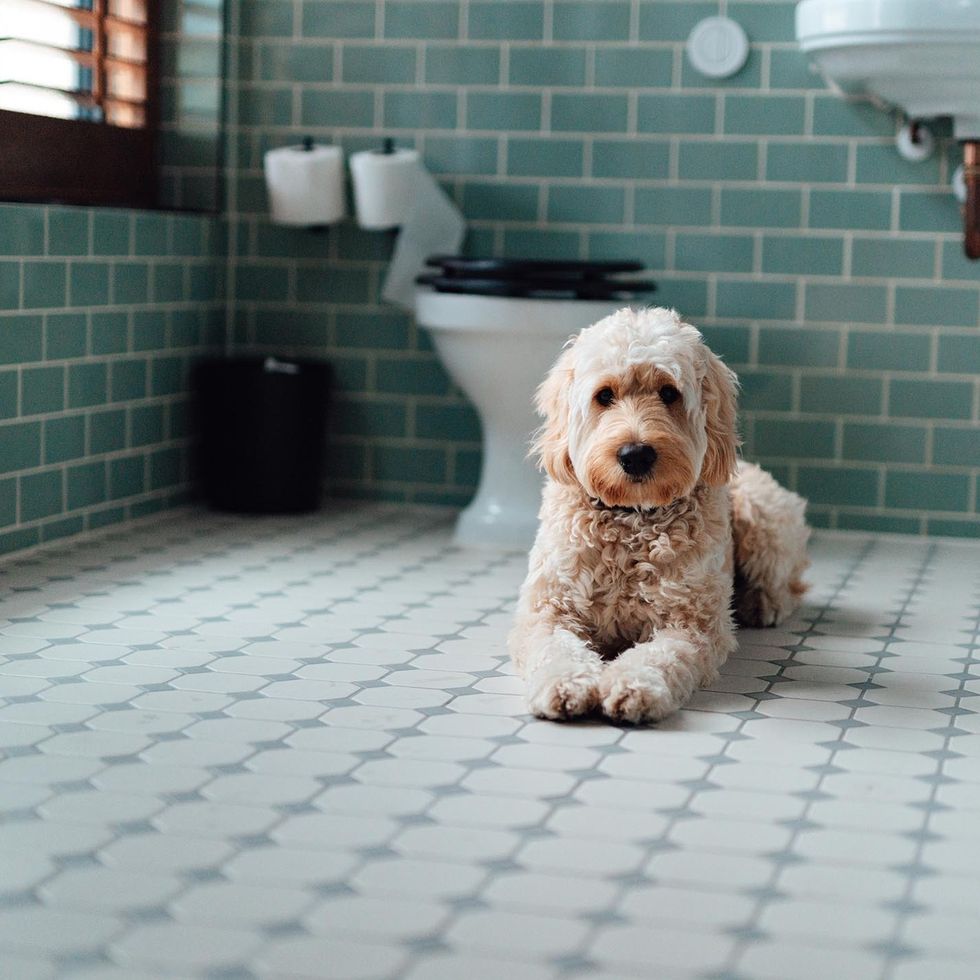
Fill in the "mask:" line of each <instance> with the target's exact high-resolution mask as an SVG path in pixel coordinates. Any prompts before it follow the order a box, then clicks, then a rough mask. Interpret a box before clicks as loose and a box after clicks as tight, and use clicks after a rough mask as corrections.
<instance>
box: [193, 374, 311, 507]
mask: <svg viewBox="0 0 980 980" xmlns="http://www.w3.org/2000/svg"><path fill="white" fill-rule="evenodd" d="M194 382H195V383H194V389H195V403H196V408H197V416H198V431H199V432H200V435H201V439H200V443H199V453H198V466H197V470H198V474H199V477H200V482H201V486H202V489H203V495H204V499H205V500H206V501H207V503H208V504H209V505H210V506H212V507H214V508H216V509H218V510H227V511H235V512H238V513H251V514H291V513H301V512H303V511H310V510H315V509H316V508H317V506H319V502H320V481H321V477H322V473H323V443H324V431H325V427H326V408H327V396H328V393H329V388H330V368H329V366H328V365H327V364H325V363H323V362H321V361H310V360H294V359H280V358H275V357H260V356H257V357H232V358H224V359H216V360H209V361H203V362H202V363H200V364H199V365H198V366H197V369H196V371H195V373H194Z"/></svg>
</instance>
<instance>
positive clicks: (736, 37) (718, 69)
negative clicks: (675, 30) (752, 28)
mask: <svg viewBox="0 0 980 980" xmlns="http://www.w3.org/2000/svg"><path fill="white" fill-rule="evenodd" d="M687 57H688V60H689V61H690V62H691V64H692V65H693V66H694V67H695V68H696V69H697V70H698V71H699V72H701V74H702V75H707V76H708V78H728V77H729V76H730V75H734V74H735V73H736V72H737V71H739V70H740V69H741V68H742V66H743V65H744V64H745V62H746V60H747V59H748V57H749V39H748V37H747V36H746V34H745V31H743V30H742V28H741V26H740V25H739V24H737V23H736V22H735V21H734V20H732V19H731V18H729V17H706V18H705V19H704V20H702V21H701V22H700V23H698V24H696V25H695V27H694V30H693V31H691V34H690V37H688V39H687Z"/></svg>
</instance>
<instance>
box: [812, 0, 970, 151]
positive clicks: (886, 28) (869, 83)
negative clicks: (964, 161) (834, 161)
mask: <svg viewBox="0 0 980 980" xmlns="http://www.w3.org/2000/svg"><path fill="white" fill-rule="evenodd" d="M796 37H797V40H798V41H799V42H800V47H801V48H802V49H803V51H804V52H805V53H806V54H807V56H808V57H809V58H810V60H811V61H812V62H813V63H814V64H816V66H817V67H818V68H819V69H820V71H821V73H822V74H823V75H824V76H825V77H827V78H828V79H829V80H830V81H832V82H834V83H836V84H837V85H838V86H839V87H840V88H841V89H842V90H843V91H845V92H848V93H854V94H865V95H870V96H873V97H875V98H877V99H879V100H881V101H882V102H885V103H888V104H889V105H892V106H896V107H898V108H900V109H902V110H903V111H904V112H905V113H906V115H907V116H908V117H909V118H910V119H914V120H918V119H932V118H935V117H937V116H952V118H953V120H954V128H955V135H956V138H957V139H960V140H972V139H980V0H801V2H800V3H799V4H798V5H797V7H796Z"/></svg>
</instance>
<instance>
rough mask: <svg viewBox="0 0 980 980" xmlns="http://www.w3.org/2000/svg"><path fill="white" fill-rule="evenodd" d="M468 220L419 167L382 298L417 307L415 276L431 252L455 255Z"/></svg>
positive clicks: (419, 273) (396, 303)
mask: <svg viewBox="0 0 980 980" xmlns="http://www.w3.org/2000/svg"><path fill="white" fill-rule="evenodd" d="M465 234H466V222H465V221H464V220H463V216H462V214H460V212H459V209H458V208H457V207H456V205H455V204H453V202H452V201H451V200H450V199H449V198H448V197H447V196H446V194H445V193H444V192H443V190H442V188H441V187H440V186H439V185H438V184H437V183H436V182H435V180H434V179H433V177H432V175H431V174H430V173H428V172H426V171H425V170H421V169H420V170H419V173H418V179H417V182H416V185H415V197H414V203H413V205H412V209H411V211H410V212H409V214H408V218H407V219H406V221H405V224H404V225H402V228H401V231H400V232H399V233H398V240H397V241H396V242H395V252H394V255H393V256H392V258H391V265H390V266H389V267H388V277H387V278H386V279H385V284H384V288H383V289H382V291H381V295H382V298H383V299H384V300H385V301H386V302H388V303H394V304H395V305H396V306H400V307H401V308H402V309H404V310H408V311H409V312H414V310H415V289H416V286H415V279H416V277H417V276H419V275H421V273H422V272H423V271H424V270H425V260H426V259H427V258H428V257H429V256H430V255H437V254H441V255H446V254H450V255H454V254H456V253H457V252H458V251H459V250H460V248H461V247H462V244H463V236H464V235H465Z"/></svg>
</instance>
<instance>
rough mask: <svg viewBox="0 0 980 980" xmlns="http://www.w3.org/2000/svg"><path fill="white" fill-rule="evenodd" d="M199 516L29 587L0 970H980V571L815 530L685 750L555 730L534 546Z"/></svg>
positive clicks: (421, 974) (591, 726) (716, 973)
mask: <svg viewBox="0 0 980 980" xmlns="http://www.w3.org/2000/svg"><path fill="white" fill-rule="evenodd" d="M449 526H450V520H449V518H448V517H447V516H446V515H445V514H444V513H440V512H436V511H424V510H422V511H419V510H406V509H398V508H393V507H378V506H357V507H348V508H345V509H343V510H341V509H340V508H339V506H338V509H335V510H334V511H333V512H332V513H329V514H327V515H324V516H321V517H318V518H315V519H309V518H305V519H269V520H262V521H246V520H238V519H231V518H215V517H213V516H208V515H194V514H191V515H186V516H182V517H177V518H168V519H167V520H165V521H164V522H162V523H159V524H157V525H155V526H152V527H144V528H142V529H140V530H136V531H133V530H130V531H128V532H127V531H116V532H114V533H112V534H111V535H109V536H107V537H105V538H102V539H99V540H94V541H88V542H85V543H81V544H78V545H74V546H63V547H60V548H55V549H50V550H48V551H46V552H43V553H40V554H35V555H32V556H28V557H26V558H22V559H20V560H16V559H15V560H11V561H9V562H8V563H7V564H6V565H5V566H3V567H2V568H0V586H2V589H3V591H2V597H0V705H2V707H0V760H2V761H0V964H2V965H0V975H2V976H3V977H4V978H11V980H27V978H34V977H72V978H83V977H84V978H88V980H95V978H100V980H137V978H140V977H167V978H178V977H216V978H223V980H231V978H237V977H242V978H252V977H271V978H276V977H283V978H285V977H314V978H327V980H334V978H338V980H339V978H342V977H358V978H395V977H398V978H406V980H481V978H487V980H499V978H506V980H525V978H528V980H539V978H541V980H544V978H550V977H559V976H560V977H588V978H590V980H593V978H594V980H612V978H615V977H620V978H626V977H648V978H657V980H674V978H685V977H701V978H728V980H735V978H756V977H758V978H773V980H794V978H820V980H823V978H828V977H833V978H835V980H848V978H854V980H932V978H936V977H942V978H943V980H956V978H960V977H963V978H966V977H969V978H971V980H973V978H975V977H977V976H978V975H980V968H978V966H977V960H976V955H977V954H976V934H977V929H978V927H980V912H978V908H980V713H978V712H977V711H976V710H974V705H973V700H972V699H973V698H974V697H975V696H977V695H978V694H980V642H978V629H980V546H970V545H955V544H951V543H939V542H929V541H926V540H921V539H911V538H910V539H905V540H900V539H890V540H880V539H879V540H876V539H874V538H873V537H870V536H867V535H852V536H847V537H845V536H836V537H831V536H827V535H822V536H818V537H817V539H816V541H815V543H814V546H813V557H814V566H813V569H812V574H811V576H810V577H811V580H812V582H813V585H814V588H813V591H812V594H811V596H810V598H809V602H808V604H807V606H806V608H805V609H804V610H802V611H801V613H800V614H799V615H798V616H797V617H796V619H795V620H794V621H793V622H791V623H789V624H786V625H785V626H783V627H782V628H780V629H778V630H773V631H749V632H743V634H742V646H741V649H740V651H739V655H738V656H737V657H735V658H733V659H732V660H731V661H730V662H729V664H728V666H727V667H726V669H725V671H724V675H723V677H722V678H721V680H720V682H719V683H718V684H717V685H716V687H715V689H714V690H711V691H706V692H703V693H701V694H699V695H698V697H697V698H696V700H695V702H694V703H693V704H692V705H691V707H690V709H689V710H686V711H684V712H682V713H681V714H680V715H679V716H677V717H676V718H675V719H673V720H671V721H670V722H668V723H665V724H662V725H661V726H659V728H657V729H648V730H628V729H623V728H617V727H612V726H610V725H607V724H603V723H600V722H594V723H588V724H581V725H574V726H570V725H565V726H563V725H554V724H549V723H546V722H540V721H534V720H531V719H530V718H528V717H527V715H526V714H525V712H524V707H523V702H522V700H521V698H520V696H519V685H518V684H517V682H516V679H515V678H514V677H513V676H512V674H511V670H510V667H509V665H508V664H507V662H506V659H505V657H504V653H503V649H502V642H503V637H504V634H505V631H506V629H507V627H508V623H509V618H510V614H509V610H510V608H511V606H512V603H513V599H514V596H515V592H516V589H517V587H518V585H519V583H520V580H521V577H522V574H523V558H522V556H518V555H503V556H487V555H473V554H465V553H461V552H459V551H456V550H454V549H452V548H450V547H448V545H447V541H448V532H449Z"/></svg>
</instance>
